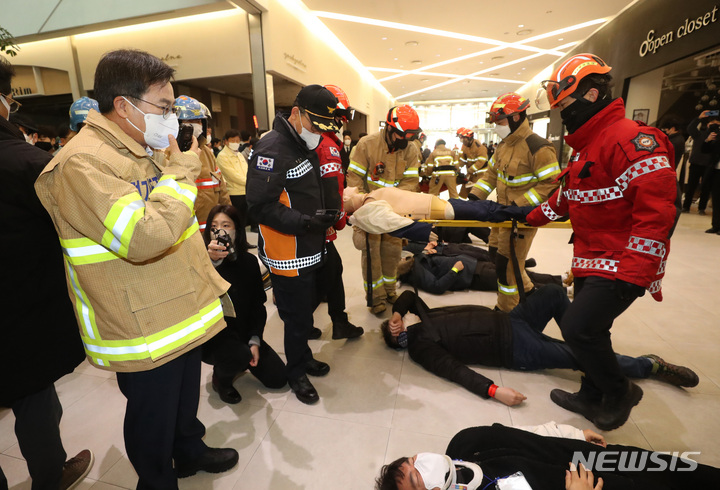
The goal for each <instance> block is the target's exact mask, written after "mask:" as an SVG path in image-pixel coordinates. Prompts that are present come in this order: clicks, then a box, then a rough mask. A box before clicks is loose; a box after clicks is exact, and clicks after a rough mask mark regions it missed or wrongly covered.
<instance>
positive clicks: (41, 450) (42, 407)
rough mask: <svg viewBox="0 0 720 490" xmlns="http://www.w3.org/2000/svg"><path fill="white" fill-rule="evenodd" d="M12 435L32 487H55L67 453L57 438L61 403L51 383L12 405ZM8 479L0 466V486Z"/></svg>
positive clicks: (35, 489)
mask: <svg viewBox="0 0 720 490" xmlns="http://www.w3.org/2000/svg"><path fill="white" fill-rule="evenodd" d="M12 411H13V413H14V414H15V435H16V436H17V440H18V445H19V446H20V452H22V455H23V458H25V461H26V462H27V466H28V471H29V473H30V478H31V479H32V490H57V488H58V486H59V485H60V477H61V476H62V470H63V464H64V463H65V459H66V457H67V454H66V453H65V449H64V448H63V445H62V440H61V439H60V419H61V418H62V413H63V410H62V405H60V400H59V399H58V396H57V392H56V391H55V386H54V385H52V384H51V385H49V386H48V387H46V388H45V389H43V390H41V391H39V392H37V393H33V394H32V395H28V396H26V397H24V398H21V399H20V400H17V401H15V402H14V403H13V404H12ZM7 488H8V486H7V480H6V479H5V475H4V474H3V472H2V470H1V469H0V489H2V490H6V489H7Z"/></svg>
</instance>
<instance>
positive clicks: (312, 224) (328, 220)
mask: <svg viewBox="0 0 720 490" xmlns="http://www.w3.org/2000/svg"><path fill="white" fill-rule="evenodd" d="M303 220H304V221H305V229H306V230H307V231H309V232H312V233H320V232H324V231H325V230H327V229H328V228H330V227H331V226H332V225H334V224H335V222H336V221H337V216H336V215H333V214H319V215H317V214H316V215H315V216H312V217H310V216H307V215H306V216H303Z"/></svg>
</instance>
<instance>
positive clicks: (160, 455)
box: [117, 349, 208, 490]
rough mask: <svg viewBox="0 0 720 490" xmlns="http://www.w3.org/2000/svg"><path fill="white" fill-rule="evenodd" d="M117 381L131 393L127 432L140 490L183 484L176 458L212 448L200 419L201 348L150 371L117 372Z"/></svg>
mask: <svg viewBox="0 0 720 490" xmlns="http://www.w3.org/2000/svg"><path fill="white" fill-rule="evenodd" d="M117 382H118V385H119V386H120V391H122V394H123V395H125V398H127V408H126V410H125V425H124V431H123V432H124V436H125V450H126V451H127V455H128V459H130V462H131V463H132V465H133V467H134V468H135V471H136V472H137V474H138V477H139V478H140V480H139V481H138V485H137V489H138V490H150V489H152V490H156V489H157V490H160V489H162V490H167V489H176V488H178V486H177V475H176V473H175V470H174V468H173V460H175V464H176V465H177V464H185V463H188V462H190V461H194V460H195V459H197V458H199V457H201V456H202V455H203V453H204V452H205V451H207V449H208V447H207V446H206V445H205V443H204V442H203V440H202V437H203V436H204V435H205V426H204V425H203V424H202V422H200V421H199V420H198V418H197V410H198V401H199V398H200V349H193V350H192V351H190V352H188V353H186V354H183V355H182V356H180V357H178V358H177V359H173V360H172V361H170V362H168V363H167V364H163V365H162V366H159V367H157V368H155V369H151V370H150V371H140V372H135V373H117Z"/></svg>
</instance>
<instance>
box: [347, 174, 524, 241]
mask: <svg viewBox="0 0 720 490" xmlns="http://www.w3.org/2000/svg"><path fill="white" fill-rule="evenodd" d="M343 203H344V206H345V211H346V212H347V213H348V214H349V215H350V214H351V215H352V216H351V217H350V220H349V221H350V224H351V225H353V226H357V227H358V228H360V229H361V230H363V231H365V232H367V233H373V234H382V233H389V234H391V235H393V236H397V237H401V238H408V239H410V240H417V241H428V238H430V239H432V240H435V239H437V235H436V234H435V233H434V231H433V225H432V223H418V222H416V221H415V220H422V219H437V220H476V221H490V222H493V223H500V222H503V221H508V220H511V219H518V220H524V219H525V216H526V215H527V213H528V212H529V211H528V209H532V207H529V208H528V209H525V208H521V207H518V206H503V205H502V204H498V203H496V202H493V201H465V200H463V199H450V200H447V201H446V200H444V199H440V198H439V197H437V196H433V195H431V194H421V193H418V192H411V191H405V190H402V189H398V188H396V187H383V188H381V189H376V190H374V191H372V192H369V193H367V194H363V193H360V192H359V191H358V188H357V187H347V188H345V191H344V193H343Z"/></svg>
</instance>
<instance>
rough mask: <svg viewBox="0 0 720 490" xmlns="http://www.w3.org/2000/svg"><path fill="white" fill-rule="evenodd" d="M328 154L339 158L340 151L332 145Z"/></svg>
mask: <svg viewBox="0 0 720 490" xmlns="http://www.w3.org/2000/svg"><path fill="white" fill-rule="evenodd" d="M330 154H331V155H332V156H334V157H337V158H340V152H339V151H338V149H337V148H335V147H334V146H331V147H330Z"/></svg>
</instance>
